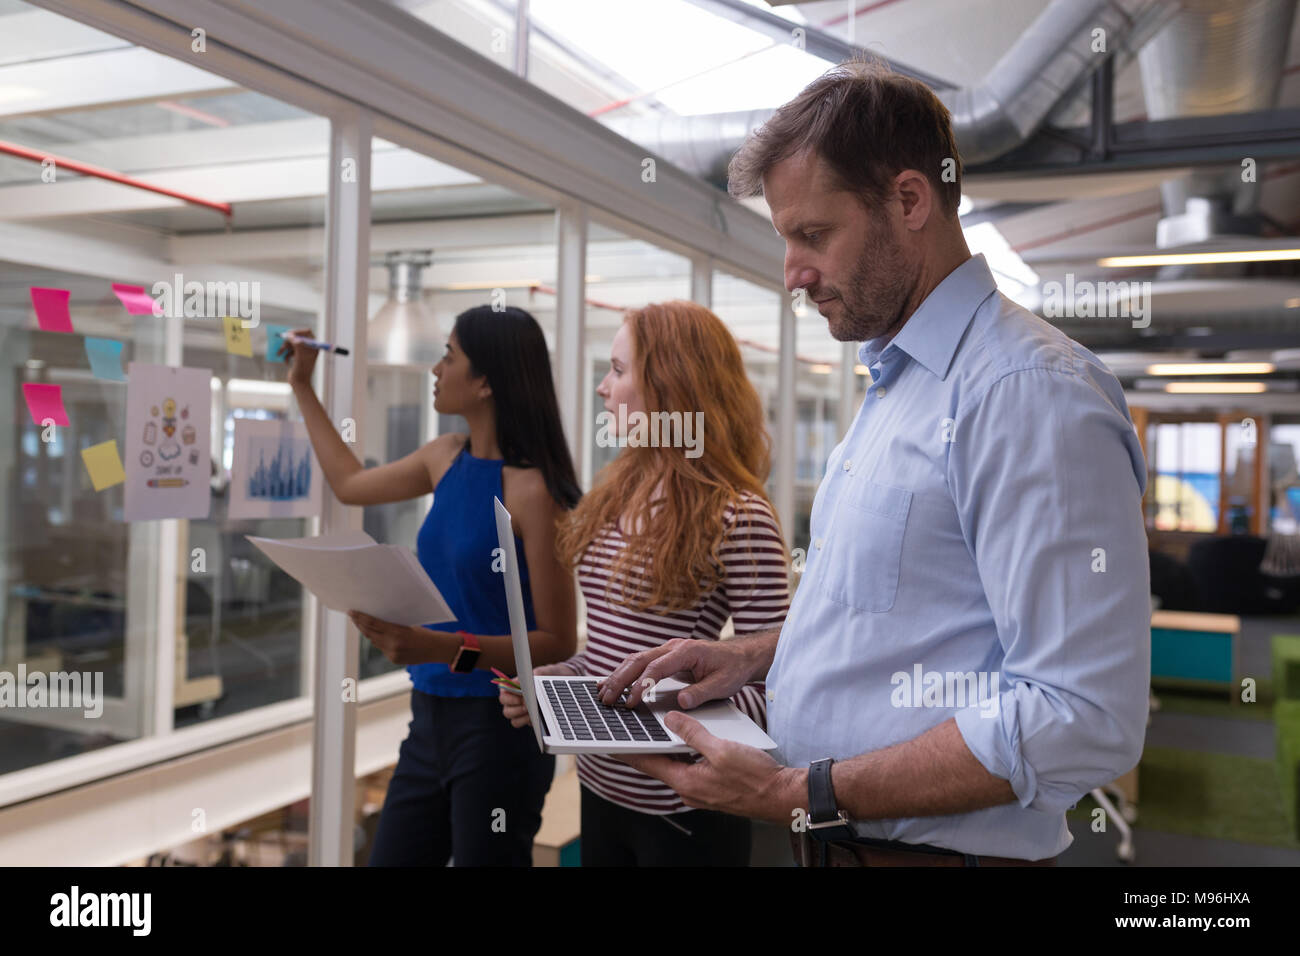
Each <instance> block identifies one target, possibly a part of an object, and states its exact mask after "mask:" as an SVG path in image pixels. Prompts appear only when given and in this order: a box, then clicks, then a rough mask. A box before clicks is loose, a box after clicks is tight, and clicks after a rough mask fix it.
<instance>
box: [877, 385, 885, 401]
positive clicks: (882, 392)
mask: <svg viewBox="0 0 1300 956" xmlns="http://www.w3.org/2000/svg"><path fill="white" fill-rule="evenodd" d="M884 397H885V386H883V385H882V386H880V388H878V389H876V398H884Z"/></svg>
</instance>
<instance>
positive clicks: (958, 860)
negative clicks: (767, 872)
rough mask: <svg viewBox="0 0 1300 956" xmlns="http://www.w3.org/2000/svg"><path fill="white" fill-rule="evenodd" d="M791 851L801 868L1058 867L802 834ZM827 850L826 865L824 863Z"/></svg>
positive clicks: (792, 839) (792, 842)
mask: <svg viewBox="0 0 1300 956" xmlns="http://www.w3.org/2000/svg"><path fill="white" fill-rule="evenodd" d="M790 849H791V850H792V851H793V852H794V862H795V864H796V865H797V866H1056V857H1054V856H1051V857H1048V858H1047V859H1045V860H1018V859H1015V858H1014V857H1007V856H975V855H974V854H970V853H957V852H955V851H943V850H940V849H939V848H938V847H924V848H909V846H908V844H904V843H896V842H891V843H887V842H886V841H884V840H877V841H873V842H862V843H855V842H852V841H848V840H836V841H833V842H826V843H823V842H822V841H821V840H818V839H816V838H814V837H811V836H809V835H808V832H807V831H806V830H805V831H804V832H802V833H793V832H792V833H791V834H790ZM823 849H824V851H825V862H823Z"/></svg>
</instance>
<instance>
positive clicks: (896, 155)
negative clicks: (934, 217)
mask: <svg viewBox="0 0 1300 956" xmlns="http://www.w3.org/2000/svg"><path fill="white" fill-rule="evenodd" d="M805 150H811V151H812V152H815V153H816V154H818V155H820V156H821V157H822V159H823V160H824V161H825V162H826V164H827V166H828V167H829V168H830V170H831V173H832V175H833V176H834V177H835V186H836V188H839V189H842V190H845V191H847V192H852V193H855V194H857V195H858V196H860V197H861V199H862V200H863V201H864V202H865V203H867V204H868V205H879V204H880V203H882V202H884V201H885V200H886V199H888V198H889V193H890V187H889V181H890V180H891V179H892V178H893V177H894V176H896V175H897V174H898V173H900V172H902V171H903V170H904V169H915V170H917V171H919V172H922V173H924V174H925V175H926V176H927V177H928V178H929V180H930V184H931V185H932V186H933V187H934V190H935V193H936V194H937V196H938V200H939V205H940V207H941V208H942V209H943V211H944V213H945V214H947V215H949V216H956V214H957V204H958V202H960V201H961V157H959V156H958V155H957V141H956V139H955V138H954V137H953V133H952V117H951V116H950V115H949V113H948V109H947V107H945V106H944V105H943V103H941V102H940V101H939V98H938V97H937V96H935V95H934V92H933V91H932V90H931V89H930V88H929V87H928V86H926V85H925V84H924V83H922V82H920V81H919V80H914V79H912V78H911V77H907V76H903V75H902V74H899V73H895V72H894V71H893V70H891V69H889V67H888V66H886V65H885V64H883V63H880V62H878V61H876V60H871V59H866V58H862V57H855V58H854V59H851V60H847V61H845V62H844V63H841V64H840V65H839V66H836V67H833V68H832V69H830V70H827V71H826V72H825V73H823V74H822V75H821V76H819V77H818V78H817V79H815V80H813V81H812V82H811V83H809V84H808V85H807V86H806V87H804V89H803V91H802V92H801V93H800V94H799V95H798V96H796V97H795V98H794V99H792V100H791V101H790V102H788V103H786V104H785V105H784V106H781V107H780V108H779V109H777V111H776V112H775V113H774V114H773V115H772V117H771V119H769V120H768V121H767V122H766V123H764V124H763V125H762V126H760V127H759V128H758V129H756V130H754V132H752V133H751V134H750V135H749V137H748V138H747V139H746V140H745V142H744V145H742V146H741V147H740V149H739V150H737V151H736V154H735V155H734V156H732V157H731V162H730V164H729V165H728V167H727V191H728V192H729V193H731V195H732V196H734V197H735V198H737V199H743V198H746V197H748V196H757V195H759V194H760V193H761V192H762V190H763V176H764V175H765V174H766V173H767V172H768V170H770V169H771V168H772V167H773V166H775V165H776V164H777V163H779V162H781V161H782V160H784V159H787V158H788V157H790V156H794V155H797V154H799V153H802V152H804V151H805ZM947 160H951V162H946V161H947ZM945 172H946V173H947V175H945ZM949 180H950V181H949Z"/></svg>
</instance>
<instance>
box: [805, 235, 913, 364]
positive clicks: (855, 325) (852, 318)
mask: <svg viewBox="0 0 1300 956" xmlns="http://www.w3.org/2000/svg"><path fill="white" fill-rule="evenodd" d="M884 232H885V229H884V227H883V226H882V227H880V228H877V229H873V230H872V232H871V233H870V234H869V235H868V236H867V243H866V245H865V246H864V247H863V250H862V255H861V256H859V257H858V261H857V263H856V264H855V265H854V267H853V273H852V275H850V276H849V281H848V284H847V285H846V286H845V287H844V288H842V289H840V290H839V291H838V299H839V307H838V311H837V312H832V313H831V314H830V315H829V316H828V317H827V323H828V325H829V327H830V333H831V337H832V338H834V339H835V340H836V341H837V342H866V341H868V340H869V339H875V338H879V337H880V336H882V335H884V334H885V333H887V332H891V331H895V330H896V326H897V325H898V323H899V321H900V320H901V319H902V317H903V307H904V305H905V304H906V302H907V295H908V287H909V283H910V276H909V275H908V274H907V259H906V257H905V256H904V255H903V251H902V249H901V248H900V247H899V246H898V245H897V244H896V243H894V242H891V241H890V238H889V237H888V236H886V235H884V234H883V233H884ZM824 291H825V290H820V289H819V290H818V291H817V294H816V295H814V296H813V298H820V297H821V296H822V295H823V294H824ZM832 301H833V300H832ZM827 304H831V303H827Z"/></svg>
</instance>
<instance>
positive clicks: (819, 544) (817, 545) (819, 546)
mask: <svg viewBox="0 0 1300 956" xmlns="http://www.w3.org/2000/svg"><path fill="white" fill-rule="evenodd" d="M813 547H815V548H816V549H817V550H818V551H820V550H821V549H822V539H821V538H816V539H814V541H813Z"/></svg>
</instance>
